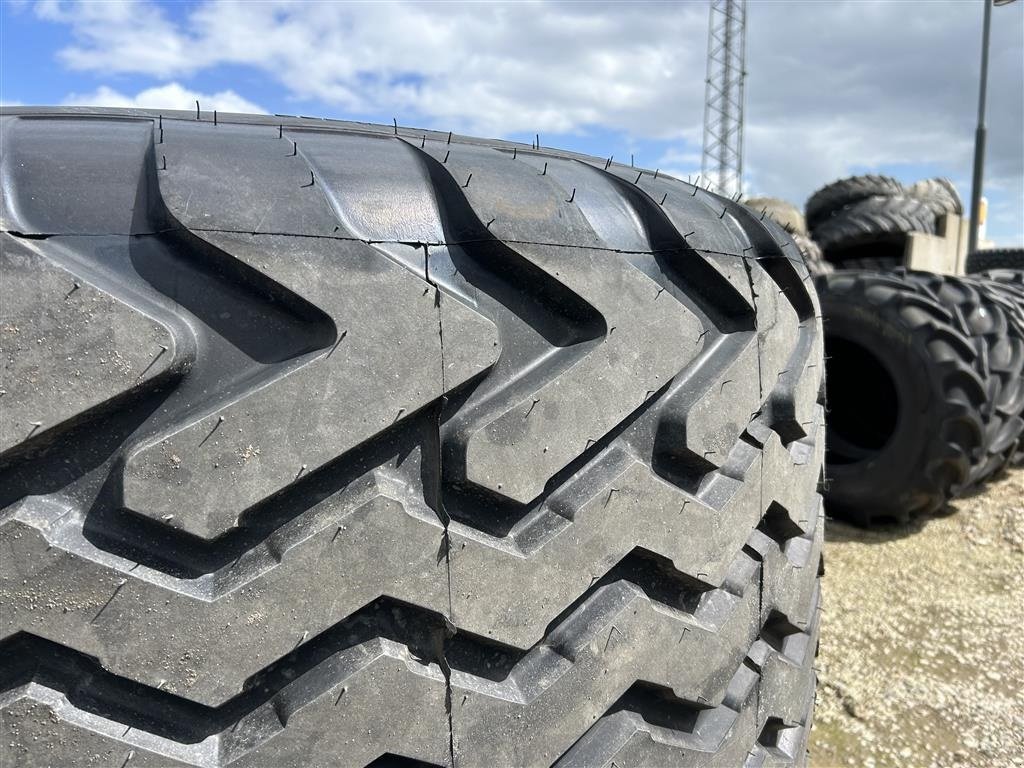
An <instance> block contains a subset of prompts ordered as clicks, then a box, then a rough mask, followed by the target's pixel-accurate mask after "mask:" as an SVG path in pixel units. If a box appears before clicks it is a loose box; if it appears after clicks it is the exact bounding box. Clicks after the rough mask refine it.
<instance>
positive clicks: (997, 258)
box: [965, 248, 1024, 274]
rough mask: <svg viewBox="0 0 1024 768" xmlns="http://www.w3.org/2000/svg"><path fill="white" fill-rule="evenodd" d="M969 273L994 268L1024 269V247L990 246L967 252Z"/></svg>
mask: <svg viewBox="0 0 1024 768" xmlns="http://www.w3.org/2000/svg"><path fill="white" fill-rule="evenodd" d="M965 268H966V270H967V272H968V274H973V273H976V272H987V271H989V270H992V269H1012V270H1024V249H1021V248H990V249H988V250H985V251H975V252H974V253H969V254H967V264H966V266H965Z"/></svg>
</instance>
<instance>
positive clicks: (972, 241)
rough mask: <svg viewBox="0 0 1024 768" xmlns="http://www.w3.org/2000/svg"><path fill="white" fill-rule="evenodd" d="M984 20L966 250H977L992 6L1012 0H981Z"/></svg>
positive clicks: (1011, 0) (970, 251) (1007, 3)
mask: <svg viewBox="0 0 1024 768" xmlns="http://www.w3.org/2000/svg"><path fill="white" fill-rule="evenodd" d="M983 2H984V4H985V20H984V22H983V26H982V28H981V82H980V83H979V85H978V127H977V128H976V129H975V131H974V174H973V177H972V179H971V225H970V227H969V228H968V231H967V252H968V253H974V251H976V250H978V224H979V223H980V222H979V221H978V217H979V216H980V215H981V184H982V180H983V178H984V175H985V133H986V130H985V96H986V95H987V92H988V39H989V32H990V30H991V28H992V6H993V5H1009V4H1010V3H1012V2H1013V0H983Z"/></svg>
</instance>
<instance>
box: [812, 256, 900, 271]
mask: <svg viewBox="0 0 1024 768" xmlns="http://www.w3.org/2000/svg"><path fill="white" fill-rule="evenodd" d="M825 263H826V264H829V263H830V262H825ZM902 265H903V259H901V258H898V257H896V256H865V257H864V258H854V259H843V261H842V268H843V269H855V270H860V271H862V272H888V271H890V270H894V269H898V268H900V267H901V266H902ZM833 271H834V268H833Z"/></svg>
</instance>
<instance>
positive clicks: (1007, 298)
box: [975, 269, 1024, 466]
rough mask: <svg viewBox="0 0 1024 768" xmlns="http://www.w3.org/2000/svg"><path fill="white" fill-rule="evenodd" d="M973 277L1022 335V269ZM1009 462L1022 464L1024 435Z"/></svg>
mask: <svg viewBox="0 0 1024 768" xmlns="http://www.w3.org/2000/svg"><path fill="white" fill-rule="evenodd" d="M975 277H977V278H979V279H980V280H981V289H982V291H983V292H984V293H985V295H987V296H988V297H989V298H990V299H991V300H992V301H995V302H998V303H999V305H1000V306H1001V307H1003V309H1004V311H1005V312H1006V314H1007V317H1008V318H1009V320H1010V325H1011V327H1012V329H1013V331H1014V332H1015V333H1016V335H1017V336H1024V270H1019V269H1017V270H1014V269H992V270H988V271H987V272H982V273H980V274H977V275H975ZM1022 415H1024V414H1022ZM1010 463H1011V464H1012V465H1014V466H1021V465H1024V436H1021V438H1020V440H1019V441H1018V443H1017V450H1016V452H1015V453H1014V454H1013V456H1012V457H1011V458H1010Z"/></svg>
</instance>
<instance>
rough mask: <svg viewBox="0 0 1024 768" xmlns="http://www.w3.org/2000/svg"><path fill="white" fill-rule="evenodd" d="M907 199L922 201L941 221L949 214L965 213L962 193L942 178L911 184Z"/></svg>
mask: <svg viewBox="0 0 1024 768" xmlns="http://www.w3.org/2000/svg"><path fill="white" fill-rule="evenodd" d="M906 195H907V197H913V198H917V199H918V200H920V201H921V202H922V203H924V204H925V205H927V206H928V208H929V210H931V212H932V213H933V214H935V218H936V219H939V218H941V217H943V216H946V215H948V214H951V213H952V214H956V215H957V216H960V215H961V214H963V212H964V204H963V202H962V201H961V200H960V193H959V192H957V189H956V185H955V184H953V182H952V181H950V180H949V179H946V178H942V177H936V178H934V179H923V180H921V181H918V182H916V183H914V184H911V185H910V186H909V187H907V189H906Z"/></svg>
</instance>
